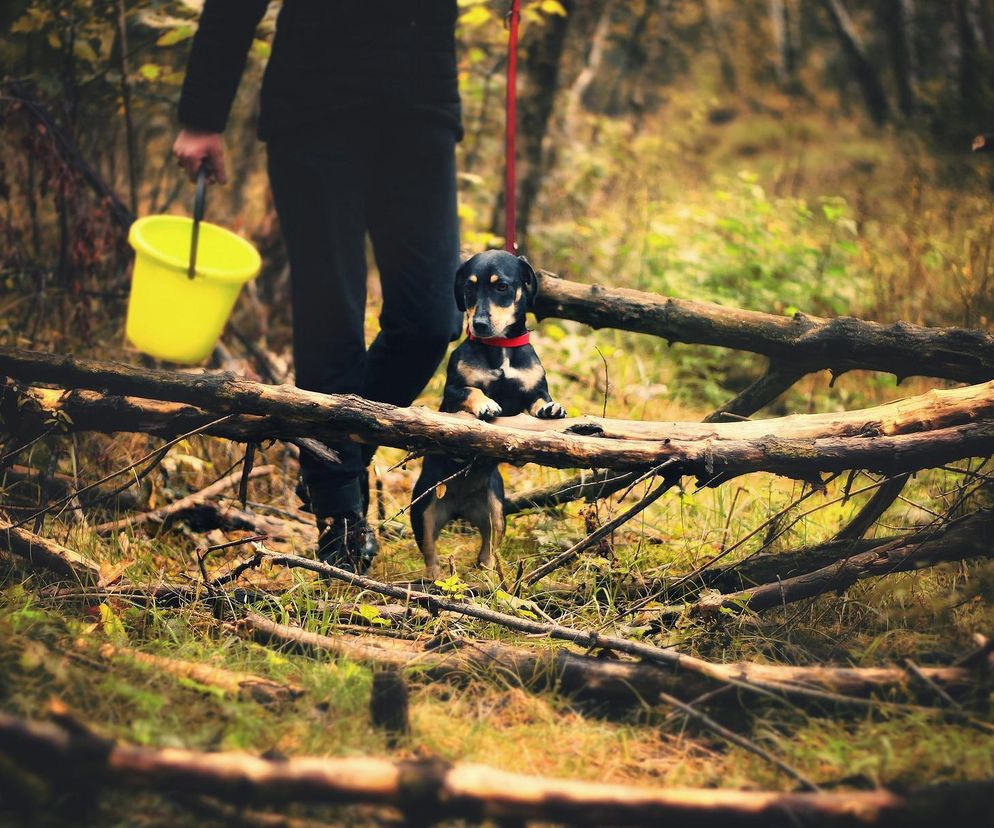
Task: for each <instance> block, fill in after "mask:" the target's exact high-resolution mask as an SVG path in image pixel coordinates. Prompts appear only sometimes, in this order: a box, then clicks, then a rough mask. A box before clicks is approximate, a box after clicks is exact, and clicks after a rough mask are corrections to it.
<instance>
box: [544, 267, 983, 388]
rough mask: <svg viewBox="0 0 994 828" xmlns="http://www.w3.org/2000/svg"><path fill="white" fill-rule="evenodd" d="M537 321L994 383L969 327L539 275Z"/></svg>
mask: <svg viewBox="0 0 994 828" xmlns="http://www.w3.org/2000/svg"><path fill="white" fill-rule="evenodd" d="M535 315H536V316H537V317H538V318H539V319H544V318H546V317H555V318H557V319H570V320H572V321H574V322H582V323H583V324H585V325H590V326H591V327H593V328H618V329H621V330H626V331H633V332H636V333H646V334H651V335H653V336H659V337H663V338H664V339H667V340H669V341H670V342H686V343H688V344H693V345H717V346H719V347H722V348H732V349H735V350H738V351H749V352H752V353H757V354H762V355H764V356H766V357H769V358H770V360H771V361H773V363H780V362H782V363H785V364H787V365H790V366H793V367H796V368H800V369H803V371H804V372H806V373H810V372H812V371H819V370H822V369H828V370H830V371H832V372H833V373H835V374H841V373H844V372H845V371H853V370H857V369H864V370H868V371H885V372H887V373H889V374H894V375H896V376H897V378H898V380H901V379H904V378H905V377H910V376H926V377H940V378H943V379H951V380H957V381H959V382H982V381H984V380H989V379H991V378H992V377H994V336H992V335H991V334H989V333H986V332H985V331H980V330H970V329H966V328H925V327H922V326H920V325H910V324H908V323H907V322H895V323H894V324H892V325H883V324H881V323H879V322H867V321H864V320H862V319H854V318H853V317H840V318H838V319H822V318H820V317H816V316H808V315H807V314H803V313H796V314H794V315H793V316H778V315H775V314H770V313H761V312H759V311H749V310H741V309H739V308H727V307H724V306H722V305H717V304H713V303H711V302H696V301H692V300H688V299H677V298H673V297H669V296H660V295H659V294H655V293H645V292H643V291H638V290H629V289H626V288H605V287H602V286H600V285H583V284H579V283H577V282H570V281H567V280H566V279H559V278H556V277H555V276H554V275H553V274H551V273H544V272H543V273H541V274H540V287H539V292H538V295H537V297H536V299H535Z"/></svg>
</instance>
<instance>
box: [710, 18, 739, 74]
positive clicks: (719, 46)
mask: <svg viewBox="0 0 994 828" xmlns="http://www.w3.org/2000/svg"><path fill="white" fill-rule="evenodd" d="M704 18H705V20H706V21H707V25H708V31H710V33H711V40H712V42H713V43H714V51H715V54H716V55H717V56H718V66H719V67H720V68H721V82H722V84H723V85H724V87H725V89H726V91H728V92H735V91H737V90H738V86H739V83H738V78H737V76H736V73H735V64H734V63H732V58H731V55H730V54H729V53H728V52H729V48H728V35H727V33H726V32H725V26H724V23H723V22H722V20H721V16H720V14H719V12H718V9H717V8H716V6H715V0H704Z"/></svg>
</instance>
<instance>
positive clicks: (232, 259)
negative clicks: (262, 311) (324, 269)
mask: <svg viewBox="0 0 994 828" xmlns="http://www.w3.org/2000/svg"><path fill="white" fill-rule="evenodd" d="M199 227H200V229H199V242H198V243H197V248H196V270H195V275H194V276H193V278H190V276H189V273H188V269H189V266H190V253H191V239H192V234H193V219H189V218H185V217H183V216H146V217H145V218H140V219H138V220H137V221H136V222H135V223H134V224H132V225H131V231H130V232H129V233H128V241H129V242H130V243H131V246H132V247H133V248H134V249H135V266H134V271H133V273H132V277H131V297H130V299H129V301H128V321H127V326H126V331H127V336H128V339H129V340H130V341H131V342H132V343H133V344H134V345H135V346H136V347H137V348H138V349H140V350H142V351H144V352H145V353H146V354H150V355H151V356H154V357H157V358H159V359H164V360H169V361H171V362H181V363H195V362H202V361H203V360H205V359H206V358H207V357H208V356H210V353H211V351H212V350H213V348H214V344H215V343H216V342H217V340H218V337H220V336H221V331H222V330H223V329H224V325H225V322H227V321H228V317H229V316H230V315H231V310H232V308H233V307H234V306H235V300H236V299H237V298H238V294H239V292H240V291H241V289H242V285H244V284H245V283H246V282H248V281H250V280H251V279H254V278H255V277H256V276H257V275H258V273H259V268H260V267H261V264H262V261H261V259H260V258H259V253H258V252H257V251H256V249H255V248H254V247H253V246H252V245H251V244H249V243H248V242H247V241H245V239H243V238H242V237H241V236H236V235H235V234H234V233H232V232H231V231H230V230H225V229H224V228H223V227H218V226H217V225H216V224H210V223H209V222H206V221H201V222H199Z"/></svg>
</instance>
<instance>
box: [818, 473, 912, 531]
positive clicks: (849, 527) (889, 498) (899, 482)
mask: <svg viewBox="0 0 994 828" xmlns="http://www.w3.org/2000/svg"><path fill="white" fill-rule="evenodd" d="M910 479H911V475H910V474H899V475H898V476H897V477H892V478H891V479H890V480H888V481H886V482H885V483H884V484H883V485H882V486H881V487H880V488H879V489H877V490H876V492H874V493H873V497H871V498H870V499H869V500H868V501H867V502H866V503H865V504H863V508H862V509H860V510H859V512H857V513H856V514H855V515H854V516H853V518H852V520H850V521H849V523H847V524H846V525H845V526H843V527H842V529H840V530H839V531H838V532H837V533H836V535H835V540H859V539H860V538H861V537H863V535H865V534H866V533H867V532H869V531H870V528H871V527H872V526H873V524H874V523H876V522H877V521H878V520H880V518H881V517H883V514H884V512H886V511H887V510H888V509H889V508H890V507H891V506H892V505H893V503H894V501H895V500H897V499H898V498H899V497H900V496H901V492H903V491H904V487H905V486H906V485H907V484H908V480H910Z"/></svg>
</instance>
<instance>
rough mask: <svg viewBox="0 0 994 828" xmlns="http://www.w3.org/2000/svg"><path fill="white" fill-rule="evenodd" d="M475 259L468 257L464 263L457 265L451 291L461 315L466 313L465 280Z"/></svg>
mask: <svg viewBox="0 0 994 828" xmlns="http://www.w3.org/2000/svg"><path fill="white" fill-rule="evenodd" d="M474 258H475V257H473V256H470V257H469V258H468V259H466V261H464V262H463V263H462V264H461V265H459V269H458V270H457V271H456V281H455V284H454V285H453V290H454V291H455V294H456V307H457V308H459V310H460V311H461V312H462V313H466V280H467V279H468V278H469V274H470V269H471V267H470V266H471V264H472V262H473V259H474Z"/></svg>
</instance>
